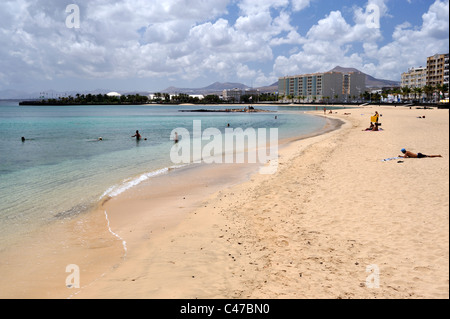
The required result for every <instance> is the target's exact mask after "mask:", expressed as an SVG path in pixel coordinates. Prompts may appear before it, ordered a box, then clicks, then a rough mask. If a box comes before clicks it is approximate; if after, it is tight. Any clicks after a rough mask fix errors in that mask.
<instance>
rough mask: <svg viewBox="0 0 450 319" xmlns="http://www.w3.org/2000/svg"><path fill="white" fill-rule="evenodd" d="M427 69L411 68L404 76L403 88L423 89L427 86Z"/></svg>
mask: <svg viewBox="0 0 450 319" xmlns="http://www.w3.org/2000/svg"><path fill="white" fill-rule="evenodd" d="M427 74H428V73H427V68H426V67H422V66H421V67H418V68H410V69H409V70H408V72H405V73H403V74H402V86H401V87H409V88H412V89H414V88H423V87H424V86H426V85H427Z"/></svg>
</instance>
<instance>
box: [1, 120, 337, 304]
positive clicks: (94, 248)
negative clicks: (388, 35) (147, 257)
mask: <svg viewBox="0 0 450 319" xmlns="http://www.w3.org/2000/svg"><path fill="white" fill-rule="evenodd" d="M329 126H330V125H329V124H328V125H327V127H329ZM314 134H321V130H319V131H317V132H314ZM285 143H289V139H285V140H283V141H280V147H283V144H285ZM259 168H260V165H257V164H253V165H249V164H242V165H241V164H239V165H235V164H230V165H224V164H222V165H209V164H202V165H197V164H194V165H187V166H184V167H177V168H174V169H172V168H168V170H167V172H165V173H164V172H163V173H161V174H151V175H152V177H150V178H148V179H144V180H143V181H140V182H139V183H136V184H137V185H134V186H133V187H131V188H129V187H125V186H127V185H122V186H120V189H119V188H117V187H116V186H114V187H111V189H110V190H111V191H112V192H113V193H115V192H116V191H117V190H119V192H118V193H120V194H119V195H116V194H114V195H112V197H109V195H108V194H107V193H108V192H109V190H108V191H107V192H105V194H104V195H106V197H104V198H102V199H101V200H100V201H99V203H98V207H97V208H95V207H94V208H91V209H89V210H87V211H85V212H83V213H82V214H79V215H68V214H65V215H61V217H58V216H56V217H55V219H54V221H50V222H49V223H48V224H47V225H44V226H43V227H42V228H40V229H36V230H35V231H32V232H31V233H28V234H27V236H26V237H23V239H22V240H20V241H14V242H12V243H11V245H9V246H8V247H5V249H3V250H2V260H3V261H2V262H1V263H0V271H1V272H2V273H3V274H4V276H3V277H2V278H1V279H0V286H2V287H3V288H4V289H2V292H1V293H0V296H1V297H4V298H67V297H71V296H76V295H77V294H78V293H79V292H74V291H71V290H69V289H67V287H65V286H64V285H63V284H62V283H64V282H65V280H66V278H67V276H68V274H67V273H66V272H65V269H66V266H67V265H72V264H76V265H79V266H80V271H81V272H82V273H83V280H82V285H81V286H82V287H81V290H83V289H85V288H86V287H89V286H91V285H92V284H93V283H94V282H96V281H98V280H99V279H100V278H103V277H104V276H105V275H106V274H107V273H109V272H110V271H112V270H113V269H115V268H116V267H118V266H119V265H121V264H122V263H123V262H124V251H123V245H122V244H123V243H122V242H120V240H118V238H121V237H120V236H119V235H117V233H119V234H120V231H117V228H118V227H117V223H119V225H122V226H123V225H125V226H129V225H131V224H133V223H135V224H139V223H140V219H141V218H144V219H145V218H146V220H147V222H148V223H152V224H153V223H154V225H152V228H151V230H150V231H148V232H147V233H148V234H149V233H152V232H158V231H160V232H161V231H164V229H165V228H169V227H173V226H175V225H177V224H178V223H179V222H180V221H181V220H182V219H183V218H184V217H185V216H186V214H188V212H190V211H191V210H192V209H194V208H197V207H198V204H199V202H200V201H201V200H203V199H205V198H206V197H207V196H209V195H211V194H213V193H214V192H217V191H219V190H221V189H222V188H226V187H231V186H233V185H235V184H237V183H241V182H243V181H245V180H248V179H249V178H250V176H251V175H252V174H254V173H256V172H257V171H258V170H259ZM146 175H148V174H146ZM140 177H142V176H140ZM140 177H139V176H135V177H134V178H131V180H132V181H134V180H136V179H139V180H141V178H140ZM193 180H194V181H196V182H195V183H196V184H195V183H193V182H192V181H193ZM180 181H181V183H180ZM133 184H134V183H133ZM194 184H195V185H194ZM174 185H176V187H174ZM122 188H123V189H122ZM175 188H176V189H175ZM187 190H188V191H187ZM143 194H144V195H143ZM145 194H152V196H147V197H151V198H145V197H146V195H145ZM191 194H192V196H187V195H191ZM130 196H131V197H133V196H134V197H133V199H130ZM142 196H143V198H142ZM102 197H103V196H102ZM181 197H183V200H181V201H180V200H179V199H180V198H181ZM177 200H178V201H177ZM110 202H111V203H110ZM120 202H123V203H125V205H126V207H124V206H122V207H121V206H120V204H118V203H120ZM130 202H133V203H132V204H130ZM134 202H140V203H141V205H139V204H138V205H134ZM144 203H145V204H144ZM147 204H149V205H151V206H152V207H153V210H152V211H151V212H150V214H149V215H150V216H145V214H144V211H145V212H147V211H148V209H147V210H146V209H145V207H143V205H147ZM110 207H113V208H112V209H110ZM117 207H120V208H121V209H122V211H125V212H127V211H129V210H130V209H133V208H134V209H135V210H136V213H134V214H128V213H124V214H123V213H122V211H120V212H117V209H116V208H117ZM156 208H158V209H159V210H161V211H164V212H169V213H168V214H165V215H164V216H163V214H160V213H154V211H155V209H156ZM130 215H131V218H130ZM156 225H157V226H156ZM153 226H154V227H153ZM148 234H146V235H144V236H150V235H148ZM127 235H128V234H127ZM123 237H127V236H123ZM128 241H129V240H128ZM131 242H132V241H131ZM124 243H125V240H124ZM126 244H127V245H129V244H128V242H127V243H126ZM130 245H132V244H130ZM127 249H128V247H127ZM23 256H27V257H26V258H23ZM126 257H128V256H126ZM97 263H98V264H97ZM12 265H14V267H12ZM42 278H45V280H43V279H42Z"/></svg>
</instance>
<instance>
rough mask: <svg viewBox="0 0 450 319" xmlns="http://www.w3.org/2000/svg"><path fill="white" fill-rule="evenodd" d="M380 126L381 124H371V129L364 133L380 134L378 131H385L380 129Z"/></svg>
mask: <svg viewBox="0 0 450 319" xmlns="http://www.w3.org/2000/svg"><path fill="white" fill-rule="evenodd" d="M379 127H380V124H379V123H375V124H374V123H370V127H369V128H366V129H365V130H363V131H369V132H378V131H382V130H383V129H381V128H379Z"/></svg>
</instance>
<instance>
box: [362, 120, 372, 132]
mask: <svg viewBox="0 0 450 319" xmlns="http://www.w3.org/2000/svg"><path fill="white" fill-rule="evenodd" d="M374 127H375V125H374V124H373V123H372V122H370V127H369V128H366V129H365V130H363V132H364V131H372V130H373V128H374Z"/></svg>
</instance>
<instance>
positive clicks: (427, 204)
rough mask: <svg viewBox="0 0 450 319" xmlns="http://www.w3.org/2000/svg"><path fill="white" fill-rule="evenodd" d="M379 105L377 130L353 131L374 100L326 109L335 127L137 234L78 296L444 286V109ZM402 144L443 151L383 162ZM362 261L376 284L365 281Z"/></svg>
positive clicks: (266, 294) (348, 292)
mask: <svg viewBox="0 0 450 319" xmlns="http://www.w3.org/2000/svg"><path fill="white" fill-rule="evenodd" d="M376 110H378V111H382V112H383V113H385V114H384V117H383V119H382V121H383V127H384V131H382V132H362V130H363V129H364V128H365V125H366V119H367V118H370V115H371V113H372V111H374V109H372V108H369V109H356V110H355V109H352V110H351V112H352V113H353V115H349V116H343V115H342V114H337V115H333V117H337V118H340V119H341V120H345V122H346V124H345V125H344V126H343V127H342V128H341V129H340V130H337V131H333V132H331V133H328V134H325V135H320V136H316V137H313V138H310V139H306V140H302V141H298V142H295V143H292V144H290V147H288V148H287V149H285V150H284V151H283V152H282V154H281V157H280V169H279V171H278V173H277V174H276V175H274V176H261V175H253V176H252V177H251V178H250V180H249V181H247V182H244V183H241V184H238V185H234V186H233V187H231V188H227V189H222V190H221V191H219V192H217V193H215V194H213V195H212V196H210V197H209V198H208V199H207V200H205V201H203V202H202V204H201V205H199V207H197V208H196V209H194V210H193V211H191V212H190V213H189V214H188V215H187V216H186V218H184V219H183V220H182V221H180V223H179V224H177V225H174V227H173V228H171V229H167V230H165V231H164V232H161V233H158V234H155V235H154V237H153V238H151V240H147V241H145V242H144V241H142V240H139V238H138V237H139V236H137V238H136V239H137V240H138V242H139V241H140V242H141V244H142V245H140V248H137V249H136V251H135V254H134V256H132V257H133V258H131V256H130V260H129V262H128V263H125V264H123V265H122V266H121V267H119V268H118V269H116V270H115V271H114V273H112V274H111V276H110V277H109V278H106V277H105V278H103V279H102V280H100V281H99V282H98V283H96V285H95V286H92V287H91V288H89V289H86V290H84V291H83V292H82V293H80V295H79V297H80V298H151V299H166V298H169V299H171V298H212V299H217V298H244V299H248V298H250V299H254V298H256V299H260V298H269V299H272V298H302V299H303V298H305V299H309V298H331V299H334V298H363V299H366V298H368V299H376V298H388V299H390V298H448V266H449V263H448V242H449V241H448V161H447V160H446V159H445V158H448V156H449V151H448V134H444V133H448V117H446V118H445V117H443V116H442V115H443V114H444V113H445V115H447V111H437V110H433V111H429V112H430V113H428V114H429V115H428V116H427V118H428V120H427V121H429V122H425V121H422V122H419V123H417V121H420V120H419V119H417V116H418V114H420V115H423V114H421V113H420V112H423V111H421V110H398V109H397V110H396V109H394V108H376ZM432 112H434V113H432ZM362 114H364V115H362ZM418 128H419V129H418ZM421 130H424V131H425V132H426V133H421ZM436 137H440V138H436ZM430 138H431V139H432V141H433V142H432V143H430V140H429V139H430ZM411 144H415V145H414V147H415V148H416V149H415V150H416V151H417V150H421V149H423V150H428V151H432V150H433V149H436V150H438V151H440V152H441V153H442V155H443V156H444V159H427V160H425V161H417V160H408V161H405V162H404V163H397V162H382V159H384V158H388V157H391V156H392V155H394V156H395V155H397V152H398V151H399V150H398V148H399V146H400V145H401V146H408V145H411ZM372 181H373V182H372ZM394 185H395V186H394ZM410 185H424V186H426V187H423V188H419V189H417V187H416V188H414V187H411V186H410ZM392 187H394V189H392ZM394 190H395V191H394ZM430 214H432V216H433V217H432V218H431V219H430ZM123 231H124V233H125V232H126V230H125V229H124V230H123ZM141 239H142V238H141ZM138 246H139V244H138ZM371 265H372V266H378V267H379V270H380V277H381V278H380V288H376V289H369V288H368V287H367V286H366V278H368V276H370V273H368V272H367V269H368V266H371Z"/></svg>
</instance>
